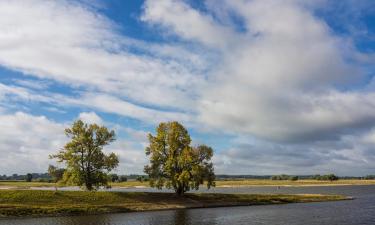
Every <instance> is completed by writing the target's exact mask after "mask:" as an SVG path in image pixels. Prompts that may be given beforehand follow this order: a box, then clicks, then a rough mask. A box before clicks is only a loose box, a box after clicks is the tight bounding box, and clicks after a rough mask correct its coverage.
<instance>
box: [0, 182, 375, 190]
mask: <svg viewBox="0 0 375 225" xmlns="http://www.w3.org/2000/svg"><path fill="white" fill-rule="evenodd" d="M350 185H375V180H338V181H317V180H298V181H289V180H261V179H244V180H218V181H216V187H219V188H239V187H324V186H350ZM54 186H55V184H54V183H47V182H25V181H0V190H13V189H15V190H27V189H32V188H46V189H54ZM111 186H112V187H113V188H135V189H145V188H149V185H148V182H139V181H127V182H121V183H111ZM59 187H66V186H64V185H59ZM73 188H77V187H73Z"/></svg>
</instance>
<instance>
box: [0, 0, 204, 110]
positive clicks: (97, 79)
mask: <svg viewBox="0 0 375 225" xmlns="http://www.w3.org/2000/svg"><path fill="white" fill-rule="evenodd" d="M9 18H12V19H9ZM0 30H1V31H2V32H1V33H0V64H1V65H2V66H5V67H8V68H11V69H14V70H18V71H22V72H24V73H25V74H27V75H31V76H37V77H39V78H42V79H52V80H55V81H58V82H61V83H64V84H68V85H70V86H72V87H81V88H84V89H90V90H92V89H94V90H100V91H102V92H107V93H109V94H112V95H116V96H122V97H126V98H130V99H132V100H133V101H135V102H143V103H147V104H150V105H156V106H171V105H173V106H174V107H177V108H178V107H182V106H186V105H190V104H191V100H190V98H189V95H190V94H192V93H190V92H187V91H186V89H187V88H189V87H192V86H194V85H198V84H199V81H200V80H201V78H200V77H199V75H197V74H195V73H194V72H193V71H191V68H189V67H186V66H184V65H183V64H181V62H180V61H181V58H180V59H178V60H173V57H172V58H171V57H170V58H169V59H166V57H165V54H167V51H164V49H167V48H168V46H166V48H163V47H161V46H159V47H152V48H151V49H152V57H151V56H147V54H144V55H140V54H138V55H136V54H132V53H130V52H128V51H127V48H128V47H132V48H137V46H136V45H134V44H136V42H135V41H132V40H130V39H128V38H126V37H122V36H119V35H118V34H117V32H116V29H115V25H114V24H113V23H112V22H111V21H109V20H108V19H106V18H105V17H103V16H101V15H100V14H99V13H97V12H96V11H95V10H94V9H91V8H87V7H85V5H81V4H79V3H73V2H72V1H64V0H63V1H41V0H31V1H27V2H25V1H2V2H1V3H0ZM169 49H170V48H169ZM157 51H161V54H160V56H158V54H157ZM169 51H170V50H169ZM175 51H178V50H176V48H175ZM173 54H176V53H173ZM195 61H198V60H195ZM189 62H190V63H191V61H189ZM194 69H195V68H194Z"/></svg>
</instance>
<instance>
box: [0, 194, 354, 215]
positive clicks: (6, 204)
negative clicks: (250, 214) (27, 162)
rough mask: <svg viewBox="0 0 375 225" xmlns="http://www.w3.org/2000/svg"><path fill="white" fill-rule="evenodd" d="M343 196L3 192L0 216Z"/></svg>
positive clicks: (233, 203)
mask: <svg viewBox="0 0 375 225" xmlns="http://www.w3.org/2000/svg"><path fill="white" fill-rule="evenodd" d="M346 199H348V198H346V197H344V196H340V195H318V194H314V195H279V194H267V195H265V194H261V195H258V194H207V193H205V194H203V193H200V194H191V193H188V194H185V195H184V196H182V197H177V196H176V195H175V194H173V193H146V192H87V191H80V192H78V191H57V192H55V191H41V190H0V217H19V216H51V215H53V216H56V215H81V214H100V213H114V212H134V211H150V210H165V209H182V208H205V207H220V206H244V205H265V204H285V203H302V202H320V201H337V200H346Z"/></svg>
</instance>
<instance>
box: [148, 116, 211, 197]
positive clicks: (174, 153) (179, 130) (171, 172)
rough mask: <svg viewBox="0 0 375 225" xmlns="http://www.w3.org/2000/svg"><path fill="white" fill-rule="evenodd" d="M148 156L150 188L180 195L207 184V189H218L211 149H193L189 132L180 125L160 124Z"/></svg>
mask: <svg viewBox="0 0 375 225" xmlns="http://www.w3.org/2000/svg"><path fill="white" fill-rule="evenodd" d="M148 139H149V146H148V147H147V148H146V155H148V156H149V157H150V164H149V165H146V166H145V169H144V172H145V173H146V174H148V175H149V179H150V186H151V187H156V188H158V189H161V188H162V187H164V186H165V187H167V188H169V189H172V188H173V189H174V190H175V192H176V193H177V194H178V195H182V194H183V193H184V192H186V191H189V190H191V189H196V190H198V189H199V185H200V184H203V182H204V181H207V188H210V187H211V186H214V185H215V182H214V180H215V174H214V168H213V164H212V162H211V158H212V156H213V150H212V148H210V147H208V146H205V145H200V146H197V147H192V146H190V143H191V139H190V136H189V134H188V131H187V130H186V129H185V128H184V127H183V126H182V125H181V124H179V123H178V122H168V123H160V124H159V126H158V127H157V129H156V136H153V135H151V134H149V136H148Z"/></svg>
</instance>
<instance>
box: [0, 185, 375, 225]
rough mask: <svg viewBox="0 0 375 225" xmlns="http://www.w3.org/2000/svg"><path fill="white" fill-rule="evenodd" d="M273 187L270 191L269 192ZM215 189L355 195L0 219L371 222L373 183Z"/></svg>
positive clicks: (123, 223)
mask: <svg viewBox="0 0 375 225" xmlns="http://www.w3.org/2000/svg"><path fill="white" fill-rule="evenodd" d="M271 190H273V191H271ZM214 191H215V192H227V193H228V192H236V193H254V191H255V192H258V193H259V192H282V193H322V194H345V195H350V196H354V197H355V198H356V199H355V200H353V201H338V202H322V203H308V204H287V205H269V206H247V207H224V208H211V209H188V210H168V211H157V212H143V213H122V214H104V215H96V216H95V215H93V216H72V217H51V218H29V219H0V224H1V225H2V224H4V225H26V224H27V225H227V224H233V225H248V224H254V225H258V224H259V225H260V224H272V225H273V224H274V225H299V224H303V225H313V224H314V225H315V224H319V225H367V224H368V225H374V224H375V213H374V212H375V186H342V187H298V188H291V187H290V188H282V189H280V190H277V189H276V188H272V187H269V188H259V187H256V188H237V189H228V188H226V189H223V190H222V189H215V190H214Z"/></svg>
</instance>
